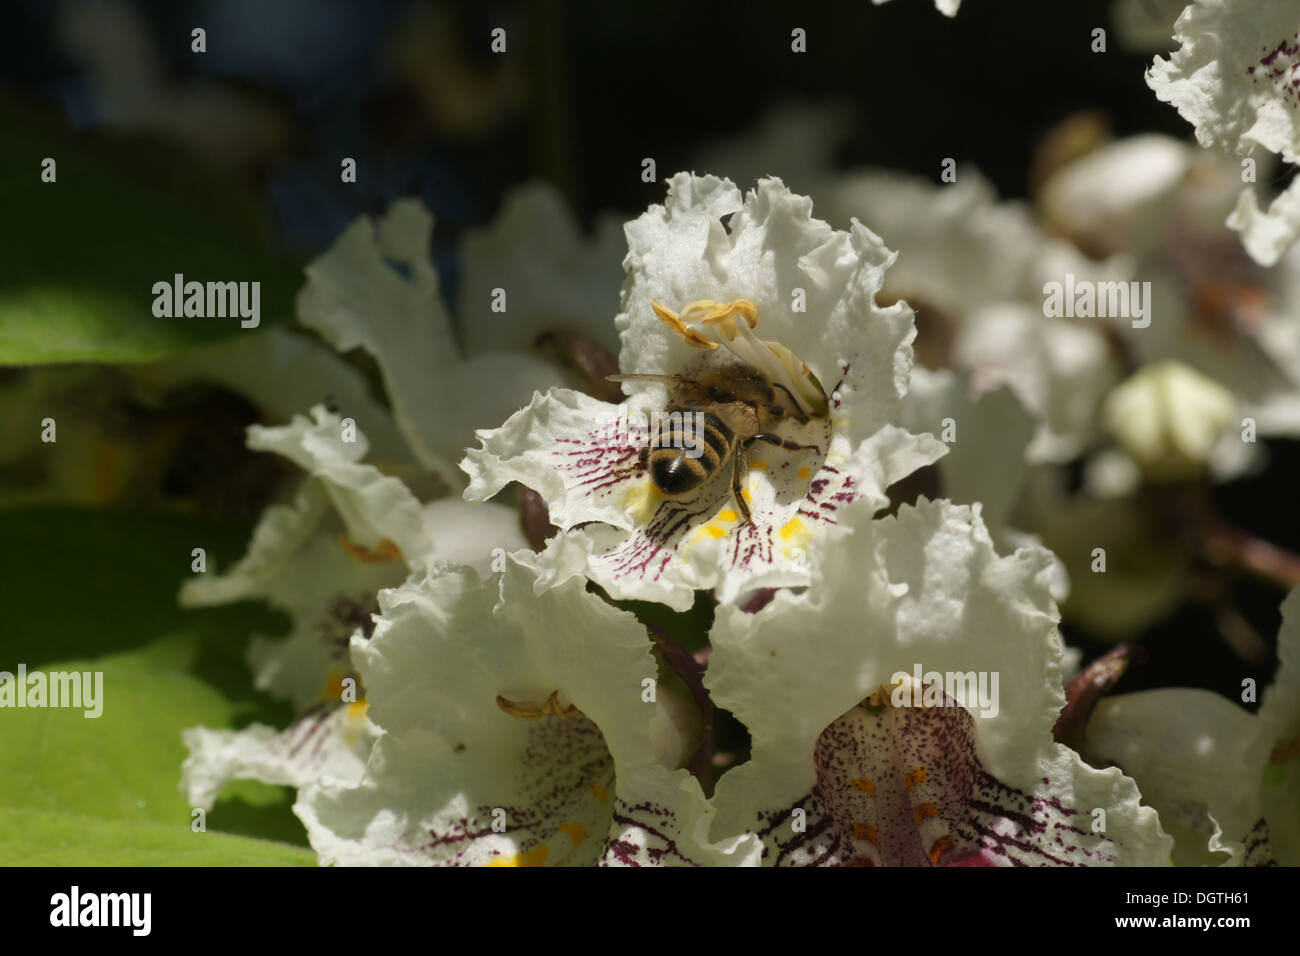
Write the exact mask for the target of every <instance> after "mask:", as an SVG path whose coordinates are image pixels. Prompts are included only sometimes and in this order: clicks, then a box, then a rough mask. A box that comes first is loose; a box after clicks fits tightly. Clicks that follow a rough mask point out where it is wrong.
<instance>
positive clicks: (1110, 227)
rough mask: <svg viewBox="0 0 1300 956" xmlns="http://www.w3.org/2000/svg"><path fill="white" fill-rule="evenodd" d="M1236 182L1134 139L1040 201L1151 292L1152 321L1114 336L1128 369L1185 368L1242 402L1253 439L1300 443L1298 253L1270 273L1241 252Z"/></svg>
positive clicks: (1054, 184) (1109, 148)
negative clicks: (1128, 261)
mask: <svg viewBox="0 0 1300 956" xmlns="http://www.w3.org/2000/svg"><path fill="white" fill-rule="evenodd" d="M1238 173H1239V169H1238V167H1237V165H1236V162H1235V161H1233V160H1230V159H1229V160H1226V161H1225V160H1224V158H1223V157H1220V156H1217V155H1215V154H1212V153H1206V152H1204V151H1202V150H1199V149H1197V148H1196V147H1195V146H1193V145H1191V144H1188V143H1183V142H1181V141H1179V140H1176V139H1173V138H1172V137H1168V136H1160V135H1156V134H1148V135H1143V136H1135V137H1132V138H1129V139H1122V140H1117V141H1115V142H1113V143H1109V144H1106V145H1105V146H1102V147H1100V148H1098V149H1096V150H1095V151H1093V152H1091V153H1089V154H1087V155H1085V156H1084V157H1082V158H1081V159H1078V160H1076V161H1075V162H1072V163H1070V164H1068V165H1066V166H1064V167H1062V168H1061V169H1059V170H1057V171H1056V172H1055V173H1054V174H1053V175H1052V176H1051V177H1050V178H1049V179H1048V180H1047V181H1046V182H1045V183H1044V185H1043V188H1042V191H1041V194H1040V197H1039V198H1040V203H1039V204H1040V208H1041V209H1042V212H1043V216H1044V218H1045V219H1046V221H1047V222H1048V223H1049V224H1050V225H1051V227H1052V228H1053V229H1055V230H1056V231H1058V232H1060V233H1061V234H1063V235H1066V236H1068V237H1070V238H1071V239H1072V240H1073V241H1075V242H1076V243H1078V244H1079V246H1080V247H1081V248H1084V249H1090V250H1093V251H1096V252H1099V253H1104V254H1112V253H1120V252H1122V253H1125V254H1127V255H1129V256H1131V257H1132V258H1133V259H1134V260H1135V262H1136V265H1135V268H1134V276H1135V277H1140V278H1141V279H1142V280H1143V281H1144V282H1145V283H1149V293H1147V294H1146V295H1145V298H1146V300H1147V301H1148V303H1149V307H1150V310H1151V311H1150V322H1149V324H1147V325H1145V326H1143V327H1141V328H1134V327H1132V325H1131V324H1130V323H1123V322H1121V323H1119V324H1118V325H1117V327H1116V330H1115V331H1116V333H1117V334H1118V335H1119V336H1120V338H1121V339H1122V341H1123V343H1124V347H1125V349H1126V350H1128V352H1129V353H1131V359H1132V362H1133V363H1134V364H1141V363H1144V362H1152V361H1160V360H1165V359H1173V360H1176V361H1179V362H1182V363H1184V364H1186V365H1189V366H1191V367H1192V368H1194V369H1197V370H1199V371H1200V372H1201V373H1203V374H1204V375H1206V376H1208V377H1209V378H1212V379H1214V380H1216V381H1218V382H1220V383H1222V384H1223V385H1224V386H1225V387H1226V388H1228V389H1229V390H1230V391H1232V392H1233V393H1234V394H1235V395H1237V396H1238V397H1239V398H1240V399H1241V404H1242V410H1241V411H1242V415H1243V416H1246V417H1249V418H1251V419H1252V420H1253V421H1254V423H1255V425H1256V427H1257V429H1258V432H1259V434H1262V435H1295V434H1300V318H1298V316H1300V311H1298V309H1297V306H1298V305H1300V298H1297V296H1300V249H1294V250H1292V251H1291V252H1289V253H1287V254H1286V255H1285V256H1284V257H1283V259H1282V261H1281V262H1280V263H1279V264H1278V266H1277V267H1276V268H1274V269H1262V268H1260V267H1259V266H1258V265H1257V264H1256V263H1254V262H1253V261H1251V260H1250V258H1249V257H1248V256H1246V255H1245V253H1244V252H1243V251H1242V250H1241V246H1240V243H1239V242H1238V240H1237V239H1236V237H1234V236H1233V235H1232V233H1231V231H1230V230H1229V229H1228V228H1227V226H1226V225H1224V218H1225V216H1227V214H1228V212H1229V211H1230V210H1231V209H1232V207H1233V204H1234V203H1235V201H1236V200H1235V196H1236V194H1237V192H1238V190H1239V189H1240V185H1241V183H1240V178H1239V175H1238ZM1238 458H1239V459H1240V460H1239V462H1238V464H1239V465H1240V466H1242V467H1244V466H1245V465H1246V464H1248V463H1249V461H1248V458H1249V456H1238ZM1238 470H1240V468H1238ZM1221 477H1228V473H1226V472H1225V473H1223V474H1222V475H1221Z"/></svg>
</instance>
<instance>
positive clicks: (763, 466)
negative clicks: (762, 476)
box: [749, 458, 767, 471]
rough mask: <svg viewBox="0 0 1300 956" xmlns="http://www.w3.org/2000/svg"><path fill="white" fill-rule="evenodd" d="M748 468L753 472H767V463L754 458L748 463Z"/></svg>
mask: <svg viewBox="0 0 1300 956" xmlns="http://www.w3.org/2000/svg"><path fill="white" fill-rule="evenodd" d="M749 467H750V468H751V469H752V470H754V471H767V462H765V461H763V460H761V459H758V458H755V459H754V460H753V461H751V462H749Z"/></svg>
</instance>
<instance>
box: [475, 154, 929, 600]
mask: <svg viewBox="0 0 1300 956" xmlns="http://www.w3.org/2000/svg"><path fill="white" fill-rule="evenodd" d="M724 220H726V222H725V224H724ZM627 237H628V243H629V246H630V252H629V253H628V257H627V259H626V262H625V264H626V266H627V268H628V270H629V272H630V277H629V279H628V282H627V284H626V285H625V286H624V291H623V299H622V310H621V312H620V314H619V316H618V318H617V320H616V321H617V323H618V327H619V328H620V329H621V330H622V342H623V349H622V352H621V354H620V359H619V363H620V366H621V368H622V370H623V373H624V374H625V376H626V380H625V388H627V390H628V391H629V392H630V395H631V397H630V398H629V399H628V400H627V401H625V402H623V403H622V404H621V405H614V404H610V403H606V402H601V401H598V400H596V399H593V398H589V397H588V396H586V395H582V394H579V393H577V392H573V391H567V390H553V391H551V392H550V393H549V394H547V395H539V396H537V397H535V398H534V399H533V401H532V403H531V404H530V405H529V406H528V407H527V408H525V409H523V410H521V411H519V412H518V413H516V414H515V415H513V416H512V417H511V418H510V419H509V420H508V421H506V423H505V424H504V425H502V426H501V427H500V428H497V429H493V430H490V431H483V432H480V433H479V438H480V440H481V442H482V447H481V448H479V449H475V450H471V451H470V452H469V454H468V456H467V457H466V459H465V461H464V462H462V466H461V467H462V468H464V469H465V471H466V472H468V474H469V475H470V485H469V487H468V489H467V490H466V492H465V495H466V497H467V498H468V499H469V500H472V501H473V500H478V501H482V500H486V499H488V498H490V497H492V496H493V495H495V494H496V493H497V492H499V491H500V490H501V489H502V488H504V487H505V486H506V485H507V484H509V483H510V482H512V481H518V482H520V483H521V484H523V485H525V486H527V487H529V488H532V489H534V490H535V491H537V492H538V493H539V494H540V495H541V496H542V498H543V499H544V500H545V501H546V503H547V505H548V506H549V508H550V517H551V521H552V522H553V523H554V524H556V525H558V526H559V527H560V528H562V529H566V530H567V529H573V528H575V527H576V526H578V525H588V527H586V528H584V529H583V530H582V531H578V532H573V533H572V534H571V535H570V537H569V539H568V542H569V543H570V544H572V545H574V547H576V548H586V549H588V550H589V551H590V553H591V554H590V560H589V563H588V567H587V571H586V574H587V575H588V577H590V578H591V579H592V580H593V581H595V582H596V583H598V584H599V585H601V587H603V588H605V589H606V591H608V592H609V594H611V595H612V596H613V597H615V598H616V599H622V598H632V597H637V598H647V599H651V600H657V601H661V602H663V603H666V604H669V605H671V606H672V607H674V608H677V609H685V608H687V607H689V606H690V605H691V603H692V601H693V598H694V594H693V592H694V590H696V589H705V588H716V589H717V593H718V596H719V598H720V599H721V600H724V601H730V600H734V599H735V598H736V597H737V596H738V595H740V594H742V593H743V592H746V591H748V590H750V589H753V588H759V587H779V586H789V585H801V584H806V583H807V581H808V569H807V565H808V562H809V561H810V560H813V559H814V558H815V555H813V554H811V553H810V552H809V548H810V546H815V544H816V542H817V541H818V540H819V539H820V538H821V537H822V535H823V533H824V530H825V529H826V528H828V527H831V526H833V525H834V524H835V523H836V520H837V517H836V516H837V512H838V510H839V509H840V508H842V507H843V506H845V505H846V504H848V503H849V502H851V501H855V500H858V499H866V500H867V501H869V502H871V503H872V504H873V505H874V506H875V507H877V508H879V507H881V506H883V505H884V504H886V503H887V498H886V496H885V494H884V490H885V489H886V488H888V487H889V486H890V485H891V484H893V483H894V482H895V481H897V480H899V479H900V478H902V477H904V476H906V475H908V474H911V473H912V472H913V471H915V470H916V469H917V468H919V467H921V466H923V465H926V464H929V463H930V462H932V461H934V460H935V459H936V458H938V457H939V456H940V455H941V454H942V453H943V446H942V445H941V444H940V443H939V442H937V441H936V440H934V439H933V438H931V437H929V436H919V437H918V436H914V435H911V434H909V433H908V432H906V431H904V430H903V429H902V428H900V427H898V425H897V424H895V423H896V422H897V421H898V416H899V411H900V407H901V403H902V398H903V394H904V392H905V391H906V384H907V376H908V372H909V367H910V364H911V348H910V345H909V343H910V342H911V340H912V337H913V334H914V332H913V328H912V321H911V319H912V314H911V310H910V309H908V308H907V306H906V304H905V303H898V304H896V305H894V306H891V307H889V308H880V307H878V306H876V304H875V296H876V293H877V292H878V291H879V290H880V285H881V280H882V276H883V274H884V271H885V269H887V268H888V267H889V265H890V264H891V263H892V262H893V259H894V256H893V254H892V253H891V252H889V251H888V250H887V249H886V248H885V246H884V244H883V243H882V242H881V241H880V239H878V238H877V237H876V236H875V234H873V233H872V232H870V231H869V230H868V229H866V228H865V227H863V226H861V225H860V224H856V223H855V224H854V225H853V227H852V229H851V230H850V231H848V232H840V231H836V230H834V229H832V228H831V227H830V226H828V225H827V224H826V223H824V222H822V221H820V220H818V219H814V218H813V217H812V212H811V202H810V201H809V200H807V199H806V198H803V197H799V196H796V195H794V194H792V193H791V192H790V191H789V190H787V189H786V188H785V187H784V186H783V185H782V184H781V182H780V181H779V180H775V179H767V180H763V181H761V182H760V183H759V184H758V188H757V189H756V190H754V191H752V192H750V193H749V194H748V195H747V196H746V197H744V199H743V200H742V197H741V194H740V191H739V190H738V189H737V188H736V187H735V186H733V185H732V184H731V183H730V182H729V181H727V180H720V179H717V178H716V177H712V176H704V177H697V176H694V175H691V174H687V173H680V174H678V175H677V176H674V177H673V179H672V180H671V181H670V184H669V191H668V199H667V201H666V203H665V204H664V205H662V206H652V207H651V208H650V210H649V211H648V212H646V213H645V214H644V215H642V216H641V217H640V218H639V219H637V220H634V221H633V222H631V223H629V224H628V226H627ZM665 385H667V386H668V388H665ZM669 393H671V394H672V395H673V396H675V399H670V398H669ZM670 405H675V406H677V407H676V408H672V407H670ZM673 413H676V414H675V417H667V416H670V415H673ZM706 413H707V414H706ZM683 414H684V415H685V418H683V417H682V416H683ZM652 438H653V439H654V440H655V441H656V442H658V443H659V444H661V445H665V446H669V445H672V444H676V446H677V447H676V448H673V447H663V448H659V449H657V453H656V454H654V455H651V454H650V451H651V449H650V448H649V445H650V442H651V440H652ZM733 463H734V464H735V467H734V468H733Z"/></svg>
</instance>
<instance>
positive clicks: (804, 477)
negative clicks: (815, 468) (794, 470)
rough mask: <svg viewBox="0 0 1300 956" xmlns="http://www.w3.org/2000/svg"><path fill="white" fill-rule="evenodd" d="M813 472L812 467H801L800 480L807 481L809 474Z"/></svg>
mask: <svg viewBox="0 0 1300 956" xmlns="http://www.w3.org/2000/svg"><path fill="white" fill-rule="evenodd" d="M811 474H812V469H811V468H808V467H803V468H800V469H799V480H800V481H807V480H808V476H809V475H811Z"/></svg>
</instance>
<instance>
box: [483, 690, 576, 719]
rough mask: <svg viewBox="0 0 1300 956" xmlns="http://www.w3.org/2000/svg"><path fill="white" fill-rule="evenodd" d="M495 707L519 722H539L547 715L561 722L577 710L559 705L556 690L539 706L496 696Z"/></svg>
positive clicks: (558, 695)
mask: <svg viewBox="0 0 1300 956" xmlns="http://www.w3.org/2000/svg"><path fill="white" fill-rule="evenodd" d="M497 706H498V707H500V708H501V709H502V710H504V711H505V712H506V713H507V714H509V715H510V716H511V717H518V718H519V719H520V720H541V719H542V718H543V717H545V716H546V715H547V714H554V715H555V716H556V717H559V718H560V719H561V720H563V719H564V718H566V717H572V716H573V715H574V714H576V713H578V708H577V707H575V706H574V705H573V704H569V705H567V706H564V705H562V704H561V703H560V692H559V691H558V690H553V691H551V695H550V696H549V697H547V698H546V700H544V701H543V702H542V703H540V704H539V703H537V702H536V701H532V700H522V701H517V700H510V699H509V698H508V697H502V696H501V695H500V694H497Z"/></svg>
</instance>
